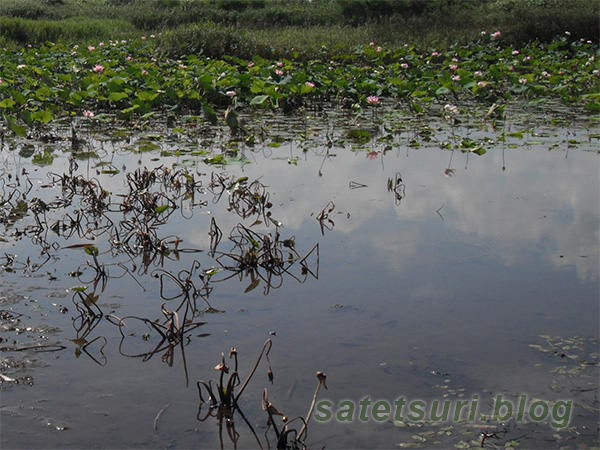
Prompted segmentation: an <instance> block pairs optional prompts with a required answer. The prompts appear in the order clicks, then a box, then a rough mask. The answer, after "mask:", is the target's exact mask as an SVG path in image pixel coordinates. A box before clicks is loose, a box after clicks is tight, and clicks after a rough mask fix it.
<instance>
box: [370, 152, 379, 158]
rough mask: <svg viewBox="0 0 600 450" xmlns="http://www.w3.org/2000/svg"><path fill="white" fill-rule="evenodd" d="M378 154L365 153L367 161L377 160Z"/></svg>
mask: <svg viewBox="0 0 600 450" xmlns="http://www.w3.org/2000/svg"><path fill="white" fill-rule="evenodd" d="M378 153H379V152H377V151H373V152H367V159H377V155H378Z"/></svg>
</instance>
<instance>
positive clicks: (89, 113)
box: [83, 109, 94, 119]
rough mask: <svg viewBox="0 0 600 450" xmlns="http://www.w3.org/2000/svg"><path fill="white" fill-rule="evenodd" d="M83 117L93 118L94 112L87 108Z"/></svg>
mask: <svg viewBox="0 0 600 450" xmlns="http://www.w3.org/2000/svg"><path fill="white" fill-rule="evenodd" d="M83 117H88V118H90V119H91V118H92V117H94V113H93V112H92V111H89V110H87V109H86V110H85V111H83Z"/></svg>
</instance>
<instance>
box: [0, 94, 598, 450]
mask: <svg viewBox="0 0 600 450" xmlns="http://www.w3.org/2000/svg"><path fill="white" fill-rule="evenodd" d="M547 110H548V108H547V109H546V111H547ZM510 111H512V115H511V116H509V117H510V120H509V119H507V120H505V121H500V120H499V121H497V122H495V123H493V124H492V123H486V121H484V120H481V119H478V118H477V117H471V118H466V119H465V118H461V120H460V121H455V120H454V118H453V117H449V118H444V117H434V116H431V117H418V118H415V117H412V116H410V115H408V114H402V113H400V112H398V111H395V110H393V109H390V110H387V112H386V113H383V112H381V111H378V116H377V117H375V115H373V117H372V119H373V120H375V121H378V122H379V125H380V126H378V127H377V128H376V129H373V128H372V124H371V123H370V122H369V119H370V118H371V115H370V114H369V115H365V116H363V117H360V118H358V119H356V118H355V117H353V116H351V115H349V114H348V113H347V112H343V111H335V110H331V111H327V112H313V113H305V114H304V115H301V114H298V115H296V116H289V117H283V118H282V117H281V116H270V115H266V116H262V117H261V116H260V113H259V112H254V113H253V117H249V118H248V123H261V125H260V127H259V126H255V127H254V128H251V129H250V131H249V133H248V135H247V136H246V137H245V138H246V143H244V139H245V138H244V137H242V138H240V139H234V140H231V139H230V136H229V134H228V132H227V131H226V130H220V131H219V130H217V131H214V130H213V129H212V128H208V127H206V126H205V125H198V123H197V122H195V121H194V119H193V118H187V120H185V121H184V125H182V126H181V128H180V129H177V130H174V129H167V128H166V127H162V126H161V125H160V123H154V124H152V126H151V127H150V125H147V126H146V127H144V126H138V127H137V128H136V127H133V126H131V125H130V126H117V125H115V124H114V123H108V124H102V123H99V124H95V125H93V126H91V125H89V124H83V123H82V124H78V125H77V126H79V128H78V131H77V133H78V134H77V139H78V140H77V141H73V140H72V139H71V137H72V136H71V130H70V128H69V127H68V126H65V127H64V128H63V127H59V128H58V129H56V130H52V132H51V134H50V135H49V136H50V138H48V136H45V137H44V136H40V137H39V139H36V140H34V139H30V140H22V141H13V140H10V139H5V140H4V141H3V144H2V149H1V152H0V174H1V181H0V188H1V191H0V194H1V195H2V199H0V200H1V203H0V205H1V206H0V207H1V215H0V218H1V219H2V222H1V223H0V226H1V231H0V237H1V239H0V275H1V278H0V313H1V314H2V316H1V323H2V329H1V334H0V337H1V339H2V341H1V342H0V346H1V347H2V369H1V373H2V384H1V385H0V387H1V392H2V397H1V399H2V400H1V401H2V429H3V430H2V438H1V439H2V447H3V448H192V447H200V448H220V447H224V448H234V447H235V446H236V445H237V447H238V448H261V447H262V448H268V447H271V448H275V447H276V442H277V439H276V436H275V432H274V430H273V429H272V428H269V429H267V420H268V415H267V413H266V412H265V411H263V408H262V397H263V392H264V389H265V388H267V389H268V401H269V402H271V403H272V404H273V405H274V406H275V407H276V408H277V409H278V410H280V411H282V412H283V413H284V414H285V415H286V416H287V417H289V418H290V420H291V419H292V418H294V417H297V416H303V417H306V414H307V413H308V410H309V408H310V406H311V402H312V399H313V394H314V392H315V389H316V388H317V386H318V385H319V380H318V379H317V377H316V376H315V373H316V372H317V371H321V372H323V373H325V374H326V377H327V378H326V386H327V390H325V389H324V388H321V389H320V390H319V393H318V398H317V402H319V401H323V400H326V401H328V402H329V403H327V404H323V403H321V406H320V409H317V410H315V411H314V412H313V417H312V419H311V420H310V422H309V423H308V426H307V434H306V435H303V436H302V440H303V441H304V442H305V444H306V445H307V446H309V447H312V448H322V447H324V446H326V447H327V448H404V447H409V448H410V447H414V448H470V447H473V448H477V447H479V448H481V441H482V439H484V441H485V442H484V444H485V446H486V447H488V448H495V447H497V448H504V447H505V446H506V445H508V444H510V445H513V446H516V447H524V448H548V447H555V448H558V447H561V448H562V447H567V448H570V447H573V448H588V447H593V446H594V445H595V446H597V445H598V412H599V402H598V330H599V317H600V311H599V302H598V300H599V261H600V258H599V254H600V253H599V229H600V227H599V208H600V186H599V178H600V177H599V168H600V165H599V159H598V158H599V155H598V137H599V134H598V133H599V131H598V125H597V122H596V121H595V120H593V118H592V119H591V120H590V118H589V117H586V116H585V115H583V114H582V113H581V112H579V111H572V110H564V109H563V110H559V109H557V110H555V111H554V112H553V113H552V114H546V113H544V112H543V111H542V110H535V109H533V110H528V108H527V107H526V105H514V106H513V107H512V108H511V109H510ZM358 129H360V130H362V129H367V130H370V132H371V133H370V134H371V136H370V137H371V138H370V139H369V138H365V139H364V140H361V139H360V135H359V134H358V133H354V136H355V138H351V137H348V131H349V130H358ZM249 135H252V136H255V137H256V140H255V142H254V143H253V144H254V145H253V146H249V145H247V144H252V142H251V141H250V139H248V138H247V137H248V136H249ZM356 136H358V137H356ZM42 138H44V139H42ZM73 147H76V148H77V150H73ZM482 150H485V153H484V152H483V151H482ZM74 155H75V156H76V157H73V156H74ZM218 155H223V156H218ZM86 156H89V158H86ZM219 158H222V159H221V160H219ZM223 161H225V162H227V163H228V164H227V165H219V162H223ZM167 206H168V207H167ZM161 305H164V306H161ZM173 312H176V313H177V314H176V315H175V314H174V313H173ZM161 337H165V340H164V341H162V342H161ZM269 339H270V340H271V343H272V346H271V349H270V352H269V355H268V356H269V362H270V366H271V368H272V373H273V375H274V379H273V383H270V382H269V380H268V377H267V373H266V372H267V370H268V367H269V365H268V363H267V360H266V359H265V358H264V357H263V358H262V359H261V361H260V363H259V366H258V369H257V371H256V373H255V374H254V376H253V377H252V378H251V380H250V382H249V384H248V386H247V388H246V389H245V390H244V391H243V395H241V396H240V397H239V400H238V402H239V407H240V409H239V410H238V411H236V412H235V414H234V418H233V424H234V427H235V428H234V429H233V428H232V427H231V426H230V425H229V426H228V425H227V423H228V422H227V420H225V419H224V420H223V421H222V423H221V425H219V419H218V418H217V417H213V416H214V415H215V413H214V412H213V416H210V417H207V418H205V416H206V414H207V413H208V412H209V410H208V407H207V405H206V404H204V405H203V406H202V409H201V410H200V412H199V406H200V399H199V394H198V387H197V384H196V382H197V381H198V380H205V381H208V380H209V379H211V378H212V379H215V380H218V379H219V376H220V374H221V372H219V371H217V370H215V366H217V365H218V364H219V363H220V362H221V353H224V354H225V361H226V363H227V364H228V365H229V366H230V368H231V371H232V370H233V366H234V362H233V360H232V359H229V358H228V353H229V351H230V349H231V348H232V347H235V349H236V350H237V355H238V359H239V373H240V378H241V382H242V383H243V381H244V380H245V379H246V377H247V376H248V374H250V372H251V371H252V368H253V366H254V363H255V362H256V360H257V358H258V357H259V354H260V352H261V349H262V348H263V344H265V342H266V341H267V340H269ZM169 344H171V345H170V346H169ZM231 371H230V373H231ZM228 376H229V375H226V377H228ZM240 387H241V386H238V387H237V390H238V391H239V389H240ZM203 395H204V398H206V397H207V394H206V390H205V391H204V394H203ZM498 395H501V396H502V398H503V400H504V401H510V402H512V404H514V405H515V408H514V409H515V410H514V411H513V412H512V413H510V412H508V413H507V412H506V410H507V406H505V407H504V409H503V410H498V412H499V413H500V414H498V415H496V417H493V414H492V413H493V411H494V409H495V407H496V406H497V405H496V404H495V403H494V401H495V400H496V398H497V396H498ZM366 397H368V398H369V400H370V401H371V406H372V405H373V404H374V403H375V402H376V401H383V402H387V403H389V404H391V405H393V404H394V402H396V401H397V400H398V399H399V398H402V397H403V398H404V399H405V400H406V402H407V404H408V403H410V402H412V401H421V402H422V406H421V407H418V406H415V405H416V404H414V403H413V409H412V410H409V409H408V406H407V407H406V409H405V410H404V415H403V416H402V418H400V417H399V416H398V417H397V416H395V415H394V413H393V412H392V413H391V415H390V416H389V417H387V416H386V415H385V414H383V415H382V417H383V419H382V420H376V419H374V418H373V414H372V410H370V409H368V408H366V406H365V408H363V409H364V410H363V411H362V415H363V416H364V417H363V418H364V419H368V420H361V419H362V418H361V404H360V402H361V401H362V402H363V404H364V405H366V401H364V399H365V398H366ZM520 399H524V400H526V401H527V402H528V403H527V404H526V406H525V409H524V415H521V416H518V412H517V406H516V405H517V403H518V401H519V400H520ZM445 400H446V401H451V402H453V403H452V406H454V405H455V404H456V401H457V400H466V401H471V403H470V404H469V405H468V407H469V408H470V407H471V406H472V405H473V402H474V401H475V400H477V401H478V403H477V408H478V409H477V414H476V417H475V418H474V420H464V417H462V418H461V419H462V420H453V417H448V418H446V419H444V418H442V419H440V420H437V421H436V420H433V419H432V418H431V417H430V416H429V413H428V411H429V406H430V405H431V404H432V403H433V402H434V401H438V402H443V401H445ZM344 401H346V403H342V404H341V402H344ZM535 401H538V402H539V404H538V409H534V410H533V411H532V412H531V413H529V406H530V404H531V403H532V402H535ZM559 401H563V402H572V403H570V404H571V405H572V406H571V409H570V415H569V417H568V418H569V419H570V420H562V419H564V418H565V416H564V414H563V416H562V418H561V417H559V416H560V414H559V413H560V411H563V412H565V410H566V409H565V408H563V409H561V410H560V411H559V410H558V409H556V410H555V409H554V407H555V405H556V404H557V402H559ZM349 403H354V404H356V410H355V411H354V415H353V416H352V417H350V419H352V420H346V421H345V420H338V419H348V417H349V415H348V414H349V413H348V408H349ZM564 404H567V403H564ZM544 405H546V408H547V410H548V416H547V417H545V418H543V417H540V418H538V419H536V417H535V416H536V415H537V416H542V415H543V413H544ZM384 409H385V408H384ZM340 410H341V411H342V414H341V415H339V414H338V412H339V411H340ZM419 410H423V411H426V412H427V414H422V415H421V416H424V417H420V415H419V414H418V411H419ZM327 411H329V412H331V414H330V415H331V419H330V420H318V419H317V417H319V418H320V419H326V418H327V417H326V416H327V414H326V412H327ZM410 411H412V412H413V413H414V414H413V418H414V419H415V420H409V419H408V418H407V413H408V412H410ZM552 411H555V412H556V414H555V417H554V419H552V417H551V412H552ZM242 412H243V414H242ZM452 414H453V413H452V412H451V413H450V415H451V416H452ZM532 415H533V416H534V417H531V416H532ZM244 418H245V419H246V420H244ZM552 421H554V422H555V424H556V423H558V422H561V425H563V426H561V427H556V426H552V425H551V424H550V423H549V422H552ZM567 422H568V423H567ZM276 423H277V427H278V429H281V428H282V427H283V425H282V422H281V419H280V418H278V419H277V422H276ZM300 428H302V424H301V422H300V420H296V421H293V422H291V423H290V424H289V429H295V430H296V431H300ZM482 433H483V434H482ZM293 436H294V435H293V433H292V434H290V441H291V437H293ZM234 441H235V443H234ZM298 445H300V443H298Z"/></svg>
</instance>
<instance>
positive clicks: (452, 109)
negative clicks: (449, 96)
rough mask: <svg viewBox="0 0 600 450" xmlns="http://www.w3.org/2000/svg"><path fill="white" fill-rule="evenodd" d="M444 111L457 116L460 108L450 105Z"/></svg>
mask: <svg viewBox="0 0 600 450" xmlns="http://www.w3.org/2000/svg"><path fill="white" fill-rule="evenodd" d="M444 111H446V112H447V113H449V114H456V113H457V112H458V106H456V105H450V104H448V105H446V106H444Z"/></svg>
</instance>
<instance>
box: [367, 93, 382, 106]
mask: <svg viewBox="0 0 600 450" xmlns="http://www.w3.org/2000/svg"><path fill="white" fill-rule="evenodd" d="M367 103H368V104H369V105H373V106H375V105H379V104H380V102H379V97H375V96H374V95H370V96H368V97H367Z"/></svg>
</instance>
